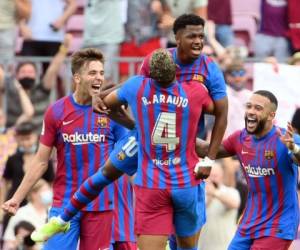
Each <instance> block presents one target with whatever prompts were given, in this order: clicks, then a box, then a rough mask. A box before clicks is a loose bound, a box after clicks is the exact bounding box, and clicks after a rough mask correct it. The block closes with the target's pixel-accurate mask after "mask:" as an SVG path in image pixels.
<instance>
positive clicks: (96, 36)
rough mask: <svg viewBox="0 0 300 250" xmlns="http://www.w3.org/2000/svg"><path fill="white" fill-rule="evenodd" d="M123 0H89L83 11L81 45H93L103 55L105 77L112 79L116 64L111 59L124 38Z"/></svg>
mask: <svg viewBox="0 0 300 250" xmlns="http://www.w3.org/2000/svg"><path fill="white" fill-rule="evenodd" d="M123 1H125V0H103V1H99V0H89V1H88V4H87V6H86V7H85V11H84V18H85V22H84V30H83V47H95V48H98V49H100V50H101V52H102V53H103V54H104V57H105V65H104V69H105V70H104V71H105V78H106V80H107V81H111V80H112V76H113V73H114V74H115V73H116V72H117V71H118V66H117V64H116V63H114V62H113V59H114V58H116V57H118V56H119V54H120V43H122V42H123V41H124V39H125V28H124V21H125V20H123V19H122V13H123V11H124V9H123V8H124V5H123V4H124V2H123Z"/></svg>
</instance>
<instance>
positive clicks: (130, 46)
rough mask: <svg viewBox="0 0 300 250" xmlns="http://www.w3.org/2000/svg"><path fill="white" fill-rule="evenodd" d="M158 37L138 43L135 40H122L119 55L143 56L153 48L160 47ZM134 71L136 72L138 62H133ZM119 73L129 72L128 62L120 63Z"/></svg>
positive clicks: (126, 73) (125, 73)
mask: <svg viewBox="0 0 300 250" xmlns="http://www.w3.org/2000/svg"><path fill="white" fill-rule="evenodd" d="M160 47H161V46H160V38H152V39H150V40H148V41H146V42H144V43H142V44H140V45H137V44H136V43H135V42H133V41H131V42H124V43H122V44H121V49H120V56H121V57H144V56H146V55H148V54H149V53H151V52H152V51H153V50H155V49H158V48H160ZM134 70H135V71H134V73H135V74H136V73H137V72H138V70H139V63H136V64H135V67H134ZM120 74H121V75H128V74H129V64H128V63H120Z"/></svg>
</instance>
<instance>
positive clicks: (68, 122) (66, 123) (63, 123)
mask: <svg viewBox="0 0 300 250" xmlns="http://www.w3.org/2000/svg"><path fill="white" fill-rule="evenodd" d="M73 121H74V120H70V121H67V122H65V121H63V122H62V125H63V126H65V125H68V124H70V123H72V122H73Z"/></svg>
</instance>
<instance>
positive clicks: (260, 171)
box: [244, 165, 275, 178]
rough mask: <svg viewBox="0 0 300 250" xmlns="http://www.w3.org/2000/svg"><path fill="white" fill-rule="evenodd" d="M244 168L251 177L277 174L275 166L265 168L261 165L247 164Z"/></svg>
mask: <svg viewBox="0 0 300 250" xmlns="http://www.w3.org/2000/svg"><path fill="white" fill-rule="evenodd" d="M244 168H245V171H246V172H247V173H248V175H249V176H250V177H255V178H258V177H264V176H270V175H275V170H274V168H263V167H260V166H257V167H252V166H250V165H246V166H244Z"/></svg>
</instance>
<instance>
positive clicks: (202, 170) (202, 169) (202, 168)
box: [194, 156, 215, 180]
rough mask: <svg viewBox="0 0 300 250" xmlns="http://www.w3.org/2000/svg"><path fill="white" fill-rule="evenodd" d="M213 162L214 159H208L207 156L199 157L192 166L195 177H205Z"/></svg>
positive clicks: (208, 173)
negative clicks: (193, 166)
mask: <svg viewBox="0 0 300 250" xmlns="http://www.w3.org/2000/svg"><path fill="white" fill-rule="evenodd" d="M214 162H215V161H214V160H211V159H209V158H208V157H207V156H206V157H204V159H201V160H200V161H199V162H198V163H197V164H196V166H195V168H194V174H195V177H196V179H197V180H198V179H206V178H207V177H208V176H209V175H210V171H211V168H212V166H213V164H214Z"/></svg>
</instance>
